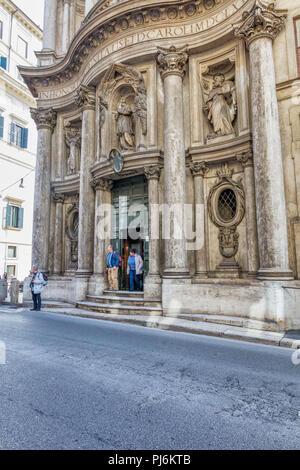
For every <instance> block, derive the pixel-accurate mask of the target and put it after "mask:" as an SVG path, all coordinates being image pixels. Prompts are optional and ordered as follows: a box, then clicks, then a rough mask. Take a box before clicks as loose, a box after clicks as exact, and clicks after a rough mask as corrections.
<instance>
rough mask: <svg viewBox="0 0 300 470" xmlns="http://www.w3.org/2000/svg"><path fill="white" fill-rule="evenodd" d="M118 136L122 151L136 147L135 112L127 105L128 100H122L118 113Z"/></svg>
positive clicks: (123, 98)
mask: <svg viewBox="0 0 300 470" xmlns="http://www.w3.org/2000/svg"><path fill="white" fill-rule="evenodd" d="M116 120H117V136H118V139H119V145H120V148H121V149H122V150H129V149H133V148H134V147H135V135H134V130H133V112H132V109H131V106H130V105H129V104H127V103H126V98H125V97H124V96H123V97H122V98H121V101H120V104H119V107H118V109H117V113H116Z"/></svg>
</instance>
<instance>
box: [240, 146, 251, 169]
mask: <svg viewBox="0 0 300 470" xmlns="http://www.w3.org/2000/svg"><path fill="white" fill-rule="evenodd" d="M236 159H237V161H238V162H240V164H241V165H242V167H243V168H246V167H248V166H253V153H252V150H247V151H246V152H241V153H238V154H237V155H236Z"/></svg>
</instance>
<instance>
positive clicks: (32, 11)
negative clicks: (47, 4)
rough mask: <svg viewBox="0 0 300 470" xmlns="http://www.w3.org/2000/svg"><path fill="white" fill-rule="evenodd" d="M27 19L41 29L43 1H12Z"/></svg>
mask: <svg viewBox="0 0 300 470" xmlns="http://www.w3.org/2000/svg"><path fill="white" fill-rule="evenodd" d="M12 1H13V2H14V4H15V5H17V6H18V7H19V8H21V9H22V10H23V11H24V13H26V15H27V16H29V18H30V19H31V20H32V21H34V22H35V23H36V24H37V25H39V26H40V27H41V28H42V27H43V14H44V0H12Z"/></svg>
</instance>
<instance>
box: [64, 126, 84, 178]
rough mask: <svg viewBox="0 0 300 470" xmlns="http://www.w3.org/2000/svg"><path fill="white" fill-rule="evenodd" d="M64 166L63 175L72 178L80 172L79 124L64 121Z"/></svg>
mask: <svg viewBox="0 0 300 470" xmlns="http://www.w3.org/2000/svg"><path fill="white" fill-rule="evenodd" d="M64 139H65V149H66V151H65V164H64V174H65V175H66V176H73V175H76V174H78V173H79V171H80V152H81V122H80V121H78V122H73V121H72V122H71V121H65V123H64Z"/></svg>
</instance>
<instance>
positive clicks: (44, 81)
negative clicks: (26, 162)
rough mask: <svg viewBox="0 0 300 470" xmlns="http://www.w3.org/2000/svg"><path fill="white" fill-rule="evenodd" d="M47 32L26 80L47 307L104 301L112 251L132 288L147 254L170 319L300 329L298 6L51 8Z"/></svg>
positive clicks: (36, 258) (154, 3)
mask: <svg viewBox="0 0 300 470" xmlns="http://www.w3.org/2000/svg"><path fill="white" fill-rule="evenodd" d="M45 19H46V21H45V27H44V44H43V50H42V51H40V52H38V53H37V56H38V58H39V62H40V67H37V68H30V67H21V68H20V71H21V74H22V76H23V78H24V80H25V82H26V83H27V85H28V86H29V88H30V90H31V92H32V94H33V96H34V97H35V98H36V99H37V109H33V110H32V116H33V118H34V120H35V122H36V125H37V129H38V150H37V167H36V183H35V206H34V227H33V251H32V255H33V263H34V264H38V265H39V267H40V270H41V271H43V272H47V273H49V283H48V286H47V289H45V291H44V298H48V299H52V300H60V301H66V302H77V303H80V302H83V301H85V299H86V298H88V296H90V298H96V297H97V296H98V297H101V295H103V292H104V291H105V289H106V288H107V279H106V248H107V245H108V244H110V243H111V244H113V246H114V247H115V249H116V250H117V251H118V252H119V253H120V255H121V257H122V267H120V269H119V271H120V273H119V274H120V275H119V283H120V289H121V290H127V289H128V278H127V276H126V264H127V258H128V250H129V248H130V247H131V248H135V249H136V250H137V251H138V252H139V253H140V254H141V255H142V257H143V259H144V266H145V273H144V298H145V300H153V299H154V300H156V301H157V302H158V303H159V304H160V305H161V309H162V313H163V314H165V315H182V314H185V313H186V314H190V315H193V314H201V313H205V314H217V315H224V316H239V317H245V318H250V319H253V320H263V321H266V322H268V321H269V322H270V323H272V324H274V325H277V327H278V329H296V328H300V119H299V118H300V77H299V74H300V2H298V1H289V0H278V1H277V2H276V3H274V2H270V1H266V0H144V1H138V0H99V1H97V2H93V1H86V2H84V1H83V0H77V1H76V0H46V6H45ZM298 46H299V47H298ZM29 294H30V293H29V291H28V288H27V289H26V287H25V293H24V295H25V297H26V296H29Z"/></svg>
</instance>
